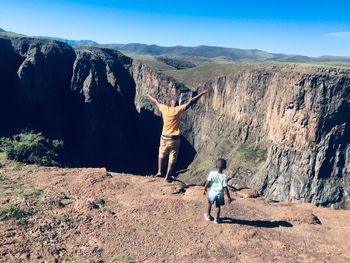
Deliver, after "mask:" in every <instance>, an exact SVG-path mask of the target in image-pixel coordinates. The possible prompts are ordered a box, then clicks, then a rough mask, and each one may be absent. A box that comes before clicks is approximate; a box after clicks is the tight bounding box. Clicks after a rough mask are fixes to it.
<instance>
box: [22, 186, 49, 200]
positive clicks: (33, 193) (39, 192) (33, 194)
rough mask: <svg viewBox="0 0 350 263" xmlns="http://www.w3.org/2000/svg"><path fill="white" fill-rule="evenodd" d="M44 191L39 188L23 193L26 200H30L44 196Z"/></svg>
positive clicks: (25, 190)
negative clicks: (30, 198)
mask: <svg viewBox="0 0 350 263" xmlns="http://www.w3.org/2000/svg"><path fill="white" fill-rule="evenodd" d="M43 192H44V191H43V190H42V189H39V188H31V189H24V190H23V191H22V195H23V197H25V198H29V197H37V196H40V195H42V193H43Z"/></svg>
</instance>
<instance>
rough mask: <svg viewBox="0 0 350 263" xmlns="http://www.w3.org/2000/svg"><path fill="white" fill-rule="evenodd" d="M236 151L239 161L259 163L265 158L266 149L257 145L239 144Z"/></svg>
mask: <svg viewBox="0 0 350 263" xmlns="http://www.w3.org/2000/svg"><path fill="white" fill-rule="evenodd" d="M237 153H238V156H239V158H240V160H241V161H243V162H248V163H252V164H259V163H261V162H263V161H265V160H266V158H267V152H266V150H265V149H261V148H260V147H259V146H257V145H251V144H241V145H240V146H239V147H238V148H237Z"/></svg>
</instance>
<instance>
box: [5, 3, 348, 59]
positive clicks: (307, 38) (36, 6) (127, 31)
mask: <svg viewBox="0 0 350 263" xmlns="http://www.w3.org/2000/svg"><path fill="white" fill-rule="evenodd" d="M349 10H350V1H345V0H342V1H337V0H333V1H329V0H327V1H324V0H318V1H315V0H309V1H308V0H304V1H301V0H294V1H286V0H285V1H283V0H279V1H268V0H266V1H254V0H251V1H248V0H244V1H235V0H232V1H206V0H202V1H190V0H187V1H184V0H177V1H176V0H173V1H165V0H164V1H155V0H148V1H140V0H134V1H128V0H124V1H117V0H100V1H92V0H71V1H66V0H61V1H58V0H44V1H42V0H41V1H39V0H0V27H2V28H3V29H5V30H9V31H14V32H18V33H23V34H28V35H41V36H56V37H62V38H69V39H90V40H95V41H97V42H99V43H130V42H139V43H147V44H158V45H165V46H173V45H186V46H196V45H215V46H225V47H236V48H257V49H262V50H266V51H270V52H275V53H288V54H302V55H309V56H319V55H345V56H350V14H349Z"/></svg>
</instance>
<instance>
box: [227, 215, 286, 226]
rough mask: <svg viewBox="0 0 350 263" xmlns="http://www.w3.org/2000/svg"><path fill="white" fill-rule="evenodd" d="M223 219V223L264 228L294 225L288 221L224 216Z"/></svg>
mask: <svg viewBox="0 0 350 263" xmlns="http://www.w3.org/2000/svg"><path fill="white" fill-rule="evenodd" d="M221 220H222V224H237V225H244V226H254V227H262V228H276V227H293V225H292V224H291V223H289V222H287V221H268V220H246V219H236V218H229V217H223V218H221Z"/></svg>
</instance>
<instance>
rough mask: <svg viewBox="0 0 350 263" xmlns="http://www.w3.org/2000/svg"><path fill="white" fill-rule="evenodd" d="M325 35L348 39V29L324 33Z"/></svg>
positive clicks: (349, 34) (349, 33) (349, 35)
mask: <svg viewBox="0 0 350 263" xmlns="http://www.w3.org/2000/svg"><path fill="white" fill-rule="evenodd" d="M324 36H325V37H330V38H335V39H350V31H344V32H333V33H328V34H325V35H324Z"/></svg>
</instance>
